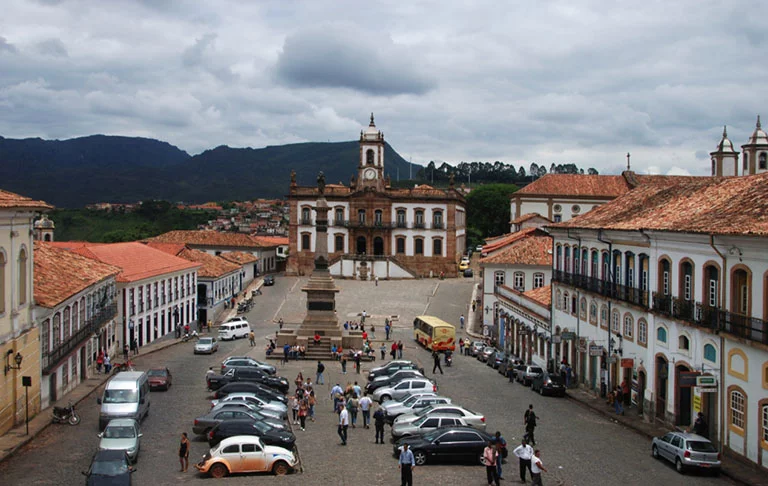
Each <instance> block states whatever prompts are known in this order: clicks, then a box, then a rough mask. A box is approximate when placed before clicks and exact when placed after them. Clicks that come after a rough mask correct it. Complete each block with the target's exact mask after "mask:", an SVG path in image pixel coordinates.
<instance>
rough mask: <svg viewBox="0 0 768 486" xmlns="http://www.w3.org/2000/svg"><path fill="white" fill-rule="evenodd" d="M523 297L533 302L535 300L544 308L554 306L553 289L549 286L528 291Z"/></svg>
mask: <svg viewBox="0 0 768 486" xmlns="http://www.w3.org/2000/svg"><path fill="white" fill-rule="evenodd" d="M523 295H524V296H526V297H528V298H529V299H531V300H535V301H536V302H538V303H539V304H541V305H543V306H544V307H550V306H551V305H552V288H551V287H550V286H549V285H545V286H543V287H539V288H538V289H532V290H526V291H525V292H523Z"/></svg>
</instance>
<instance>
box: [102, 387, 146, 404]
mask: <svg viewBox="0 0 768 486" xmlns="http://www.w3.org/2000/svg"><path fill="white" fill-rule="evenodd" d="M137 401H138V394H137V393H136V390H104V403H136V402H137Z"/></svg>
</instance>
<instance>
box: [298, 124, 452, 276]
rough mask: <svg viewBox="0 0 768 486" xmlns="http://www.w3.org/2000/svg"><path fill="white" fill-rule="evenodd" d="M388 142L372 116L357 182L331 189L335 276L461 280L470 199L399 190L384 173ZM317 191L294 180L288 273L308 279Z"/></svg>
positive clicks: (362, 145)
mask: <svg viewBox="0 0 768 486" xmlns="http://www.w3.org/2000/svg"><path fill="white" fill-rule="evenodd" d="M384 162H385V161H384V135H383V134H382V132H381V131H379V130H378V129H377V128H376V125H375V124H374V121H373V115H371V122H370V124H369V126H368V127H367V128H366V129H365V130H363V131H361V132H360V156H359V160H358V163H357V174H356V175H354V176H352V180H351V181H350V185H349V186H345V185H343V184H328V185H327V186H325V187H324V192H325V198H326V199H327V201H328V204H329V205H330V206H331V213H330V215H329V218H328V223H329V228H328V236H327V239H328V241H327V243H328V252H329V256H330V268H331V274H332V275H333V276H336V277H348V278H361V279H369V278H373V277H374V276H376V277H379V278H414V277H429V276H437V275H439V274H440V273H444V274H445V275H446V276H455V275H456V274H457V265H458V260H459V258H460V256H461V255H462V253H463V252H464V249H465V228H466V210H465V200H464V196H463V195H462V194H461V193H460V192H459V191H458V190H457V189H456V188H455V187H454V185H453V182H451V185H450V187H449V188H448V189H446V190H442V189H436V188H433V187H430V186H426V185H422V186H416V187H413V188H408V189H397V188H393V187H391V185H390V180H389V178H388V177H387V176H386V175H385V172H384V170H385V169H384V167H385V165H384ZM318 191H319V189H318V187H316V186H313V187H300V186H298V185H297V184H296V178H295V174H293V175H292V177H291V186H290V195H289V197H288V199H289V204H290V223H289V241H290V248H289V255H288V266H287V270H286V271H287V273H288V274H292V275H297V274H298V275H308V274H309V273H311V271H312V269H313V267H314V252H315V247H316V230H315V218H316V213H315V210H314V205H315V203H316V201H317V197H318Z"/></svg>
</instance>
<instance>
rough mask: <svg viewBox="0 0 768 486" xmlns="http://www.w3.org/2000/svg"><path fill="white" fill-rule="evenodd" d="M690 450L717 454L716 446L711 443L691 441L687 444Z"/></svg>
mask: <svg viewBox="0 0 768 486" xmlns="http://www.w3.org/2000/svg"><path fill="white" fill-rule="evenodd" d="M687 444H688V449H690V450H692V451H693V452H717V449H715V446H713V445H712V443H711V442H704V441H702V440H689V441H688V442H687Z"/></svg>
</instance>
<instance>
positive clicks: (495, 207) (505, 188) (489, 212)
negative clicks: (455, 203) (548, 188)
mask: <svg viewBox="0 0 768 486" xmlns="http://www.w3.org/2000/svg"><path fill="white" fill-rule="evenodd" d="M521 169H522V168H521ZM515 191H517V186H515V185H514V184H486V185H483V186H480V187H478V188H477V189H475V190H473V191H472V192H470V193H469V194H468V195H467V224H468V226H469V227H470V228H471V229H472V230H476V231H477V233H479V234H480V235H482V237H483V238H487V237H489V236H496V235H500V234H503V233H506V232H508V231H509V221H510V217H509V211H510V209H509V204H510V203H509V198H510V196H511V195H512V194H514V193H515Z"/></svg>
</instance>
